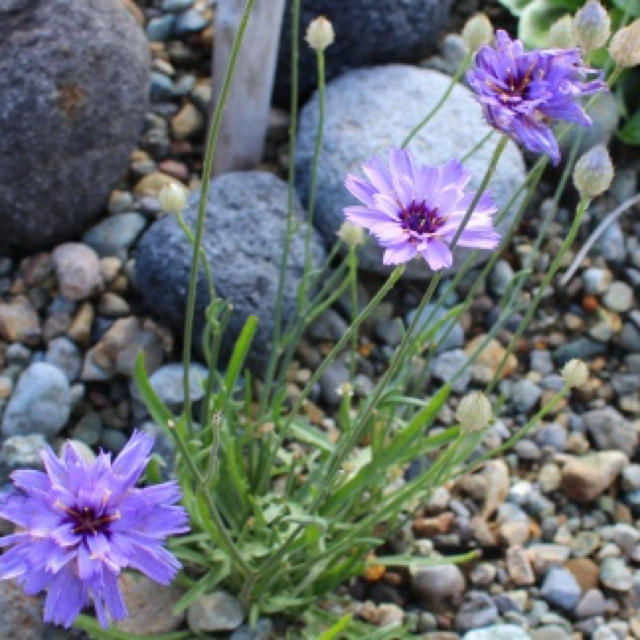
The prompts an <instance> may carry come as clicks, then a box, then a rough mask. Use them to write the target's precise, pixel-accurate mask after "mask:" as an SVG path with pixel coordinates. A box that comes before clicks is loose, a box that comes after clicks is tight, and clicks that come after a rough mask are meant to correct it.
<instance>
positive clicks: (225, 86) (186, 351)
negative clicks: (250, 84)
mask: <svg viewBox="0 0 640 640" xmlns="http://www.w3.org/2000/svg"><path fill="white" fill-rule="evenodd" d="M254 2H255V0H247V3H246V5H245V7H244V10H243V12H242V16H241V18H240V24H239V25H238V31H237V32H236V35H235V37H234V38H233V43H232V45H231V52H230V54H229V64H228V65H227V69H226V71H225V74H224V79H223V82H222V89H221V91H220V96H219V97H218V100H217V103H216V108H215V110H214V112H213V117H212V119H211V127H210V129H209V135H208V137H207V146H206V151H205V156H204V164H203V167H202V185H201V188H200V201H199V203H198V215H197V218H196V228H195V232H194V234H193V255H192V258H191V271H190V273H189V286H188V290H187V307H186V311H185V323H184V338H183V348H182V363H183V368H184V375H183V388H184V409H183V414H184V416H185V419H186V423H187V428H188V430H189V433H192V432H193V417H192V415H191V390H190V389H189V370H190V369H191V346H192V345H191V343H192V341H193V325H194V317H195V308H196V293H197V286H198V261H199V258H200V249H201V247H202V233H203V229H204V220H205V217H206V213H207V201H208V198H209V183H210V181H211V169H212V167H213V158H214V155H215V149H216V143H217V141H218V134H219V133H220V126H221V124H222V115H223V113H224V108H225V105H226V103H227V98H228V97H229V90H230V89H231V81H232V79H233V74H234V72H235V69H236V65H237V62H238V55H239V53H240V46H241V45H242V40H243V38H244V34H245V31H246V28H247V22H248V21H249V16H250V14H251V10H252V9H253V4H254Z"/></svg>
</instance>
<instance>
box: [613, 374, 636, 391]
mask: <svg viewBox="0 0 640 640" xmlns="http://www.w3.org/2000/svg"><path fill="white" fill-rule="evenodd" d="M611 386H612V387H613V390H614V391H615V392H616V394H617V395H619V396H630V395H631V394H632V393H635V392H636V391H638V390H640V374H638V373H614V374H613V375H612V376H611Z"/></svg>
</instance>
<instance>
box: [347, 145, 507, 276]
mask: <svg viewBox="0 0 640 640" xmlns="http://www.w3.org/2000/svg"><path fill="white" fill-rule="evenodd" d="M362 170H363V171H364V174H365V176H366V178H360V177H358V176H354V175H348V176H347V178H346V180H345V186H346V187H347V189H348V190H349V191H350V192H351V193H352V194H353V195H354V196H355V197H356V198H357V199H358V200H360V202H361V203H362V205H355V206H350V207H346V208H345V210H344V214H345V216H346V218H347V220H349V221H350V222H352V223H353V224H356V225H358V226H360V227H364V228H365V229H368V230H369V231H370V232H371V233H372V234H373V235H374V236H375V237H376V239H377V240H378V243H379V244H380V245H381V246H382V247H384V249H385V252H384V256H383V262H384V264H399V263H402V262H407V261H409V260H411V259H412V258H413V257H415V256H420V257H422V258H424V259H425V260H426V262H427V264H428V265H429V266H430V267H431V268H432V269H433V270H434V271H435V270H438V269H445V268H447V267H450V266H451V264H452V262H453V256H452V254H451V247H450V245H451V243H452V242H453V240H454V238H455V236H456V234H457V233H458V229H459V227H460V224H461V222H462V220H463V218H464V216H465V214H466V212H467V210H468V209H469V206H470V204H471V201H472V200H473V198H474V195H475V193H474V192H470V191H467V192H465V190H464V188H465V186H466V185H467V183H468V182H469V180H470V178H471V175H470V174H469V173H468V172H467V171H465V170H464V169H463V167H462V165H461V164H460V162H458V161H457V160H451V161H449V162H447V163H446V164H444V165H441V166H439V167H430V166H428V165H421V164H418V163H417V162H416V161H415V159H414V158H413V156H412V154H411V153H410V152H409V151H406V150H400V149H396V150H393V151H391V152H390V153H389V164H388V166H387V165H386V164H385V163H384V162H382V161H381V160H379V159H372V160H370V161H369V162H367V163H365V164H364V165H363V166H362ZM495 212H496V207H495V206H494V204H493V200H492V198H491V196H490V195H489V194H488V193H487V192H485V193H483V194H482V196H481V197H480V199H479V201H478V203H477V204H476V206H475V208H474V211H473V214H472V215H471V217H470V218H469V220H468V222H467V225H466V226H465V228H464V229H463V231H462V233H461V234H460V235H459V237H458V239H457V243H456V244H457V245H459V246H461V247H470V248H474V249H493V248H495V247H496V246H497V244H498V243H499V241H500V235H499V234H498V233H497V232H496V231H495V230H494V228H493V220H492V218H491V216H492V214H493V213H495Z"/></svg>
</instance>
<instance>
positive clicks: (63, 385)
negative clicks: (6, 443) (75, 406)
mask: <svg viewBox="0 0 640 640" xmlns="http://www.w3.org/2000/svg"><path fill="white" fill-rule="evenodd" d="M70 403H71V398H70V392H69V382H68V380H67V377H66V376H65V375H64V373H63V372H62V371H60V369H58V367H54V366H53V365H52V364H49V363H47V362H35V363H34V364H32V365H30V366H29V367H28V368H27V369H25V370H24V371H23V373H22V375H21V376H20V378H19V379H18V384H17V385H16V388H15V390H14V392H13V395H12V396H11V399H10V400H9V403H8V404H7V408H6V410H5V414H4V419H3V420H2V433H3V434H4V435H5V436H13V435H24V434H27V433H41V434H42V435H43V436H45V437H46V438H50V437H52V436H55V435H56V434H57V433H59V432H60V431H61V429H62V428H63V427H64V426H65V424H66V422H67V420H68V418H69V412H70Z"/></svg>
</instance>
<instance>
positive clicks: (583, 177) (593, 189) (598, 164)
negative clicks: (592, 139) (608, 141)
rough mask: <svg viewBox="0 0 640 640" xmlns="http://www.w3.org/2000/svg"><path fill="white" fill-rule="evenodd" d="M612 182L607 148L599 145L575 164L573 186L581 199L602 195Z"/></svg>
mask: <svg viewBox="0 0 640 640" xmlns="http://www.w3.org/2000/svg"><path fill="white" fill-rule="evenodd" d="M612 180H613V164H612V163H611V158H610V157H609V152H608V151H607V148H606V147H605V146H604V145H602V144H599V145H597V146H595V147H593V148H591V149H589V151H587V153H585V154H584V155H583V156H582V157H581V158H580V159H579V160H578V162H576V166H575V168H574V170H573V184H575V186H576V189H577V190H578V192H579V193H580V196H581V197H583V198H584V197H588V198H595V197H596V196H599V195H600V194H601V193H604V192H605V191H606V190H607V189H608V188H609V187H610V186H611V181H612Z"/></svg>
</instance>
